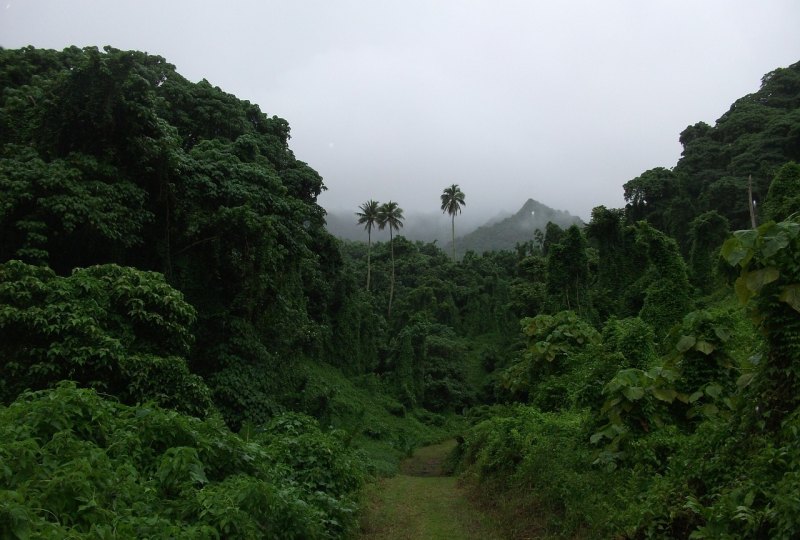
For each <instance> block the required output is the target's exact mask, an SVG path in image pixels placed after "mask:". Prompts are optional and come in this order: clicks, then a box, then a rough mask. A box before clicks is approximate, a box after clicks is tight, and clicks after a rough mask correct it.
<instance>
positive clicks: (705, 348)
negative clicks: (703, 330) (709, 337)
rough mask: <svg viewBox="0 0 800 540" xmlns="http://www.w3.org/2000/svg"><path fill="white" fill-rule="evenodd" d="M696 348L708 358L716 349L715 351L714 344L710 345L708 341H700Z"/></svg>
mask: <svg viewBox="0 0 800 540" xmlns="http://www.w3.org/2000/svg"><path fill="white" fill-rule="evenodd" d="M694 348H695V350H697V351H700V352H701V353H703V354H705V355H706V356H708V355H709V354H711V353H712V352H714V349H715V347H714V345H713V344H712V343H709V342H708V341H704V340H703V341H698V342H697V343H695V345H694Z"/></svg>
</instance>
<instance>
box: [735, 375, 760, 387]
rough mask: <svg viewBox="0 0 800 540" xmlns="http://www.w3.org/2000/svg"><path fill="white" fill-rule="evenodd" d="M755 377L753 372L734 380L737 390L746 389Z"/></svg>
mask: <svg viewBox="0 0 800 540" xmlns="http://www.w3.org/2000/svg"><path fill="white" fill-rule="evenodd" d="M755 376H756V374H755V373H754V372H751V373H745V374H743V375H742V376H741V377H739V378H738V379H737V380H736V386H738V387H739V388H746V387H747V386H748V385H749V384H750V383H751V382H753V377H755Z"/></svg>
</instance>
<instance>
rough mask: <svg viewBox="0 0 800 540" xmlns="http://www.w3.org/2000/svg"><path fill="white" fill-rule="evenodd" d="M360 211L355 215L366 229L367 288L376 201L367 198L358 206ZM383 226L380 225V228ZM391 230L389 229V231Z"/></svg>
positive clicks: (376, 220) (375, 218)
mask: <svg viewBox="0 0 800 540" xmlns="http://www.w3.org/2000/svg"><path fill="white" fill-rule="evenodd" d="M358 208H359V210H361V212H356V216H358V224H359V225H364V228H365V229H366V230H367V290H369V278H370V271H371V265H370V254H371V251H372V227H374V226H375V225H376V224H377V223H378V210H379V207H378V201H374V200H372V199H370V200H368V201H367V202H365V203H364V204H362V205H361V206H359V207H358ZM382 228H383V227H381V229H382ZM390 232H391V231H390Z"/></svg>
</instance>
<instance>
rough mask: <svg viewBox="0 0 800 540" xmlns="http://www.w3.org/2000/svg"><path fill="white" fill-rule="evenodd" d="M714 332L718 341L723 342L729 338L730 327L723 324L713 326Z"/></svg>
mask: <svg viewBox="0 0 800 540" xmlns="http://www.w3.org/2000/svg"><path fill="white" fill-rule="evenodd" d="M714 334H715V335H716V336H717V338H719V340H720V341H722V342H723V343H724V342H726V341H728V340H729V339H730V338H731V331H730V329H728V328H726V327H724V326H714Z"/></svg>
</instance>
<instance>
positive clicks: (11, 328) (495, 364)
mask: <svg viewBox="0 0 800 540" xmlns="http://www.w3.org/2000/svg"><path fill="white" fill-rule="evenodd" d="M798 73H800V64H796V65H794V66H790V67H789V68H784V69H778V70H776V71H774V72H772V73H770V74H768V75H767V76H765V78H764V80H763V81H762V88H761V90H759V91H758V92H756V93H754V94H752V95H750V96H746V97H745V98H742V99H741V100H739V101H737V102H736V104H734V106H733V107H732V108H731V110H730V111H729V112H728V113H726V114H725V115H724V116H723V117H722V118H720V120H719V121H718V122H717V124H716V125H715V126H713V127H712V126H708V125H705V124H697V125H695V126H690V127H689V128H687V129H686V130H685V131H684V132H683V133H682V134H681V143H682V144H683V146H684V153H683V156H682V158H681V160H680V161H679V162H678V164H677V165H676V166H675V167H674V168H673V169H665V168H657V169H652V170H650V171H646V172H645V173H643V174H642V175H640V176H639V177H637V178H636V179H633V180H631V181H629V182H628V183H626V184H625V186H624V187H623V190H624V195H625V198H626V201H627V203H628V204H627V206H626V207H625V208H624V209H609V208H605V207H597V208H595V209H594V211H593V212H592V219H591V222H590V223H589V224H588V225H586V226H583V224H581V223H579V222H576V220H574V219H571V218H570V217H569V216H553V219H549V218H548V216H550V214H548V213H547V211H548V210H549V209H547V208H546V207H544V206H543V205H539V204H538V203H535V202H534V201H529V203H530V204H528V205H526V207H525V208H523V212H522V213H521V214H519V215H518V216H515V217H513V218H509V220H506V221H504V222H502V223H500V224H498V226H497V227H495V228H494V229H493V230H494V231H495V232H496V231H504V230H511V229H514V230H515V231H516V233H518V232H519V230H520V228H519V227H516V226H515V224H519V223H523V224H524V225H525V226H526V227H527V226H528V225H530V224H531V222H532V220H538V221H537V225H536V227H529V228H528V229H526V230H529V233H526V234H527V236H526V237H525V238H524V239H523V240H522V241H518V240H515V243H516V245H514V246H513V249H511V248H512V245H509V246H508V248H509V249H508V250H506V251H495V252H487V253H482V254H480V255H478V254H476V253H475V252H474V251H465V252H463V256H459V255H462V252H461V250H462V249H465V248H467V247H469V245H470V244H469V243H468V242H467V241H466V240H465V241H464V242H461V243H459V245H458V246H457V248H458V249H456V250H455V251H453V252H450V250H448V252H449V253H448V254H446V253H445V252H444V251H442V250H441V249H440V248H439V247H438V246H436V245H435V244H426V243H422V242H410V241H408V240H407V239H406V238H404V237H403V236H402V235H400V232H401V228H402V226H403V222H404V217H403V211H402V208H401V206H400V204H398V203H397V202H395V201H389V202H386V203H383V204H381V203H378V202H376V201H374V200H371V199H369V200H367V202H365V203H364V204H363V205H361V207H360V208H359V209H358V210H359V211H358V212H356V215H355V216H353V222H354V223H356V222H357V223H358V224H360V225H361V226H363V227H364V229H365V233H366V234H365V236H366V238H365V240H366V242H344V243H343V242H339V241H337V240H336V239H334V238H333V237H331V236H330V235H329V234H328V233H327V232H325V229H324V216H325V213H324V211H323V210H322V208H321V207H320V206H319V205H318V204H317V202H316V199H317V196H318V195H319V194H320V193H321V191H322V190H323V189H324V186H323V183H322V179H321V178H320V176H319V175H318V174H317V173H316V172H315V171H314V170H313V169H311V168H310V167H309V166H308V165H307V164H305V163H303V162H302V161H299V160H298V159H296V158H295V156H294V155H293V153H292V151H291V150H290V149H289V145H288V143H289V126H288V123H287V122H286V121H284V120H282V119H280V118H277V117H269V116H267V115H266V114H264V113H262V112H261V110H260V109H259V107H258V106H256V105H253V104H251V103H248V102H246V101H242V100H239V99H237V98H235V97H234V96H231V95H229V94H226V93H224V92H223V91H222V90H220V89H219V88H214V87H213V86H212V85H211V84H209V83H208V82H207V81H201V82H199V83H192V82H189V81H187V80H186V79H184V78H183V77H181V76H180V75H179V74H178V73H176V72H175V69H174V67H173V66H171V65H170V64H168V63H167V62H166V61H165V60H164V59H162V58H160V57H157V56H151V55H148V54H144V53H138V52H129V51H119V50H116V49H112V48H106V49H104V50H103V51H100V50H98V49H96V48H86V49H78V48H74V47H73V48H69V49H66V50H64V51H61V52H56V51H45V50H37V49H33V48H25V49H20V50H1V49H0V82H2V88H3V92H2V95H1V96H0V193H2V195H3V196H2V199H0V230H2V236H0V401H2V406H0V430H2V437H0V536H2V537H4V538H5V537H9V538H35V537H45V538H63V537H94V538H98V537H99V538H128V537H182V538H190V537H191V538H208V537H211V538H213V537H219V538H237V537H238V538H259V537H276V538H336V537H342V536H347V535H351V534H352V533H353V532H354V530H355V526H356V522H357V520H356V515H357V506H356V501H357V493H358V490H359V489H360V486H361V483H362V481H363V480H364V478H365V477H366V476H368V475H369V474H370V473H381V474H388V473H391V472H392V470H393V469H394V468H395V467H396V463H397V460H398V459H399V458H400V457H402V455H404V454H405V453H407V452H408V451H410V450H411V449H413V447H414V446H416V445H418V444H421V443H422V442H425V441H428V440H432V439H434V438H437V437H443V436H446V435H448V434H449V435H452V434H454V429H456V428H458V427H459V426H462V425H463V424H460V422H462V421H463V420H459V416H462V417H463V418H466V420H467V421H469V422H471V423H472V427H470V428H469V429H467V430H466V432H464V433H463V441H464V442H463V444H461V445H460V446H459V447H458V449H457V452H456V458H457V460H458V461H459V465H458V467H459V470H460V471H462V472H463V473H464V478H465V479H466V480H467V483H468V485H470V486H472V487H473V488H475V491H476V493H477V494H478V498H479V499H481V500H483V501H484V502H487V503H488V502H491V503H492V504H493V505H494V506H495V507H496V511H497V512H498V515H500V516H503V515H505V516H515V518H514V519H513V520H512V519H506V522H507V525H508V532H509V535H510V536H512V537H526V536H532V535H539V536H545V537H546V536H550V537H595V538H610V537H618V538H645V537H653V538H663V537H671V538H688V537H692V538H709V537H714V538H732V537H750V538H766V537H769V538H792V537H796V536H797V534H798V531H800V522H799V521H798V518H797V516H798V515H800V507H798V502H797V492H798V490H800V481H798V478H800V477H799V476H798V474H799V473H798V471H800V453H798V448H800V444H798V442H800V441H798V436H799V435H798V434H799V433H800V427H799V425H798V422H800V420H798V419H799V418H800V398H798V396H800V367H799V366H800V341H798V340H800V217H798V214H797V213H796V212H797V209H798V198H797V193H798V189H797V186H798V179H799V178H800V174H798V166H797V164H796V161H798V160H800V144H798V141H800V127H799V126H800V116H798V112H797V111H798V110H800V82H799V81H800V75H798ZM750 177H752V180H750ZM750 183H752V185H749V184H750ZM448 190H449V192H448V191H447V190H446V191H445V193H443V195H442V200H441V203H442V209H443V211H446V212H449V213H450V215H451V216H452V218H453V219H454V218H455V214H456V213H457V212H458V210H459V209H460V207H461V206H463V204H464V194H463V192H461V191H460V190H459V189H458V186H457V185H453V186H451V187H450V188H448ZM750 190H752V192H753V194H754V198H755V199H756V201H757V204H755V205H751V204H750V201H748V198H749V195H748V193H749V191H750ZM368 196H369V194H365V197H368ZM431 203H432V204H437V201H432V202H431ZM751 207H753V208H754V209H757V210H758V211H759V212H760V214H761V215H760V216H759V215H755V213H754V214H753V215H752V216H751V214H750V208H751ZM556 217H560V218H564V221H562V222H560V223H555V221H557V220H556V219H555V218H556ZM545 218H548V221H550V222H547V221H545V222H541V221H542V220H543V219H545ZM751 220H756V221H758V222H759V223H760V225H758V226H756V227H752V226H751ZM452 225H453V226H454V221H453V223H452ZM375 227H377V228H387V227H388V228H389V232H390V236H389V242H377V243H375V242H373V238H372V232H373V231H374V228H375ZM562 227H563V228H562ZM534 229H536V230H535V232H534ZM731 229H742V230H737V231H736V232H733V233H732V232H731ZM479 231H480V230H479ZM484 233H487V231H485V230H484V231H483V232H481V233H480V234H484ZM516 233H515V234H516ZM480 234H478V236H480ZM498 234H500V235H502V233H498ZM453 237H454V232H453ZM450 247H452V246H450ZM520 516H523V517H522V518H520ZM524 516H527V517H524Z"/></svg>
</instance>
